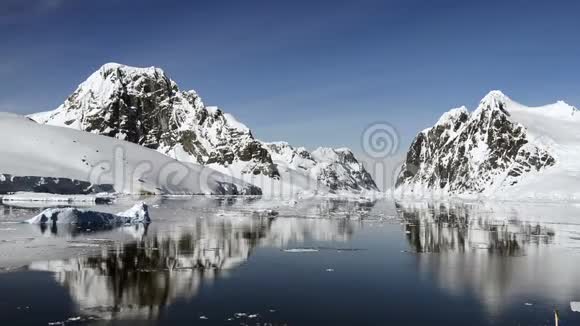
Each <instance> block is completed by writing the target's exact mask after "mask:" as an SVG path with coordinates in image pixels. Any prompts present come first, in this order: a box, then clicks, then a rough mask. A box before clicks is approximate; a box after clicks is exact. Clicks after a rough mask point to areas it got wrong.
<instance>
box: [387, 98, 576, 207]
mask: <svg viewBox="0 0 580 326" xmlns="http://www.w3.org/2000/svg"><path fill="white" fill-rule="evenodd" d="M578 130H580V113H579V111H578V110H577V109H576V108H574V107H572V106H570V105H568V104H566V103H564V102H562V101H560V102H557V103H554V104H549V105H545V106H541V107H527V106H524V105H522V104H520V103H517V102H515V101H513V100H512V99H510V98H509V97H507V96H506V95H505V94H503V93H502V92H500V91H492V92H490V93H489V94H487V95H486V96H485V97H484V98H483V99H482V100H481V102H480V104H479V106H478V107H477V109H476V110H475V111H474V112H473V113H469V112H468V111H467V109H466V108H465V107H462V108H459V109H454V110H451V111H450V112H448V113H445V114H444V115H443V116H442V117H441V118H440V119H439V121H438V122H437V124H435V126H434V127H432V128H428V129H425V130H423V131H421V132H420V133H419V134H418V135H417V137H416V138H415V140H414V141H413V143H412V145H411V147H410V149H409V152H408V154H407V159H406V162H405V164H404V166H403V168H402V170H401V173H400V174H399V178H398V180H397V186H396V189H395V194H397V195H442V196H448V195H459V196H465V197H473V196H483V197H486V198H499V199H514V200H523V199H534V200H538V199H541V200H580V163H579V162H580V133H578Z"/></svg>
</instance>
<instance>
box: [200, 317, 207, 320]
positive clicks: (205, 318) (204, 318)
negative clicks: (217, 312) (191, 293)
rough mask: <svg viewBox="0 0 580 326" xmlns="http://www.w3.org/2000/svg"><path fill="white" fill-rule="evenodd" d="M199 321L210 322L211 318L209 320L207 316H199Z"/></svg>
mask: <svg viewBox="0 0 580 326" xmlns="http://www.w3.org/2000/svg"><path fill="white" fill-rule="evenodd" d="M199 319H203V320H208V319H209V318H207V317H206V316H199Z"/></svg>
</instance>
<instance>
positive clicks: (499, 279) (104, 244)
mask: <svg viewBox="0 0 580 326" xmlns="http://www.w3.org/2000/svg"><path fill="white" fill-rule="evenodd" d="M146 200H147V201H148V202H149V203H150V205H151V215H152V218H153V220H154V222H153V223H152V224H151V225H150V226H149V227H148V228H143V227H124V228H120V229H115V230H101V231H94V230H77V229H73V228H69V227H62V226H59V227H56V228H55V227H53V228H40V227H38V226H29V225H22V224H18V223H16V222H18V221H21V220H23V219H25V218H26V217H30V216H32V215H34V214H35V213H36V212H38V211H39V208H18V207H8V206H0V268H2V269H3V272H2V273H0V315H1V316H2V321H3V322H2V324H3V325H4V324H5V325H49V323H50V324H51V325H62V324H65V325H77V324H95V325H101V324H103V325H108V324H133V325H142V324H162V325H243V324H247V325H387V324H393V325H429V324H437V325H439V324H445V325H553V324H554V317H553V315H554V313H553V311H554V309H557V310H558V311H559V314H560V317H561V319H562V321H561V323H560V325H576V324H580V313H576V312H573V311H572V309H571V304H570V302H574V301H580V272H579V267H580V207H577V206H570V205H568V206H565V205H547V204H546V205H542V204H534V205H532V204H521V205H514V204H493V205H492V204H466V203H437V204H428V203H418V202H399V203H395V202H394V201H389V200H383V201H378V202H336V201H314V200H308V201H302V202H298V203H292V202H290V203H286V202H274V201H265V200H259V199H232V198H206V197H199V198H193V199H182V200H178V199H159V198H149V199H146ZM131 204H132V201H131V200H129V199H123V200H119V201H118V202H117V203H115V204H114V205H107V206H96V207H93V209H97V210H104V211H111V212H116V211H121V210H123V209H125V208H127V207H129V206H131ZM264 209H275V210H276V211H278V212H279V213H280V214H279V215H278V216H275V217H270V216H265V215H266V214H264V213H263V210H264Z"/></svg>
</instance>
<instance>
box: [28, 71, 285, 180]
mask: <svg viewBox="0 0 580 326" xmlns="http://www.w3.org/2000/svg"><path fill="white" fill-rule="evenodd" d="M31 117H32V118H33V119H34V120H36V121H38V122H39V123H46V124H51V125H58V126H63V127H69V128H74V129H79V130H84V131H88V132H91V133H96V134H101V135H106V136H110V137H115V138H118V139H123V140H126V141H130V142H133V143H137V144H140V145H143V146H146V147H149V148H152V149H155V150H157V151H159V152H162V153H164V154H166V155H169V156H171V157H173V158H176V159H178V160H180V161H185V162H193V163H199V164H217V165H221V166H231V165H232V164H240V166H242V171H241V172H242V173H248V174H263V175H266V176H268V177H273V178H277V177H278V176H279V173H278V170H277V169H276V166H275V165H274V164H273V162H272V159H271V157H270V155H269V153H268V151H267V150H266V149H265V148H264V146H262V144H261V142H259V141H257V140H256V139H255V138H254V137H253V135H252V133H251V131H250V129H249V128H247V127H246V126H245V125H243V124H242V123H240V122H238V121H237V120H236V119H235V118H234V117H233V116H231V115H229V114H226V113H224V112H222V111H221V110H219V109H218V108H216V107H208V106H206V105H205V104H204V103H203V101H202V100H201V98H200V96H199V95H198V94H197V93H196V92H195V91H193V90H190V91H180V90H179V87H178V86H177V84H176V83H175V82H174V81H173V80H171V79H170V78H169V77H168V76H167V74H166V73H165V72H164V71H163V70H162V69H159V68H155V67H150V68H136V67H130V66H125V65H121V64H116V63H108V64H105V65H103V66H102V67H101V68H99V69H98V70H97V71H96V72H94V73H93V74H92V75H91V76H90V77H89V78H88V79H87V80H86V81H85V82H83V83H82V84H80V85H79V86H78V88H77V89H76V90H75V92H74V93H73V94H72V95H71V96H69V97H68V98H67V100H66V101H65V103H63V104H62V105H61V106H59V107H58V108H57V109H56V110H54V111H50V112H44V113H39V114H34V115H32V116H31Z"/></svg>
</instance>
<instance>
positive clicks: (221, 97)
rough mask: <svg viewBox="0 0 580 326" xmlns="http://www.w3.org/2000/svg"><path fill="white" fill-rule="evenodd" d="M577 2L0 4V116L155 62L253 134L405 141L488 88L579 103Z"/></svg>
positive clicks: (47, 104) (533, 99) (300, 140)
mask: <svg viewBox="0 0 580 326" xmlns="http://www.w3.org/2000/svg"><path fill="white" fill-rule="evenodd" d="M579 12H580V3H579V2H578V1H507V0H504V1H466V0H462V1H446V0H438V1H414V0H404V1H403V0H390V1H389V0H382V1H381V0H376V1H374V0H361V1H338V0H333V1H322V0H321V1H300V0H294V1H271V0H268V1H252V0H248V1H220V0H216V1H190V0H187V1H186V0H184V1H176V0H175V1H174V0H167V1H147V0H140V1H117V0H99V1H88V0H86V1H85V0H34V1H33V0H29V1H27V0H2V1H1V2H0V40H1V43H0V44H1V45H0V76H2V81H1V86H2V87H0V110H4V111H13V112H19V113H31V112H36V111H43V110H48V109H52V108H55V107H56V106H58V105H59V104H60V103H62V102H63V100H64V99H65V98H66V97H67V96H68V95H69V94H70V93H71V92H72V91H73V90H74V88H75V87H76V86H77V85H78V84H79V83H80V82H82V81H83V80H84V79H85V78H86V77H87V76H88V75H89V74H90V73H91V72H92V71H94V70H96V69H97V68H98V67H99V66H100V65H102V64H103V63H105V62H111V61H112V62H119V63H124V64H128V65H134V66H152V65H155V66H158V67H161V68H163V69H164V70H165V71H166V72H167V73H168V74H169V75H170V76H171V77H172V78H173V79H174V80H175V81H176V82H177V83H178V84H179V85H180V87H181V88H183V89H195V90H197V91H198V92H199V93H200V94H201V96H202V97H203V98H204V100H205V102H206V103H207V104H210V105H217V106H220V107H222V108H223V109H224V110H225V111H228V112H231V113H233V114H234V115H235V116H237V117H238V119H240V120H241V121H243V122H245V123H246V124H247V125H249V126H250V127H251V128H252V129H253V130H254V132H255V134H256V136H257V137H258V138H260V139H263V140H287V141H289V142H290V143H293V144H297V145H305V146H307V147H309V148H312V147H316V146H320V145H329V146H349V147H352V148H354V149H355V150H360V137H361V133H362V131H363V130H364V128H365V126H367V125H368V124H370V123H372V122H374V121H388V122H390V123H391V124H393V125H394V126H395V127H396V128H397V129H398V131H399V133H400V137H401V142H402V144H403V145H407V144H408V143H409V142H410V140H411V139H412V137H413V136H414V135H415V134H416V132H417V131H418V130H420V129H423V128H425V127H428V126H430V125H432V124H433V123H434V122H435V121H436V120H437V118H438V117H439V116H440V115H441V113H443V112H444V111H446V110H448V109H449V108H452V107H456V106H460V105H467V106H468V107H471V108H473V107H474V106H475V105H476V104H477V102H478V101H479V99H480V98H481V97H483V96H484V95H485V94H486V93H487V92H488V91H489V90H492V89H501V90H503V91H504V92H505V93H506V94H508V95H509V96H511V97H512V98H513V99H515V100H518V101H520V102H522V103H525V104H528V105H539V104H545V103H550V102H554V101H556V100H558V99H562V100H565V101H566V102H568V103H570V104H572V105H575V106H580V74H579V72H580V69H579V68H580V67H579V66H580V19H578V17H577V16H578V13H579Z"/></svg>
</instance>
